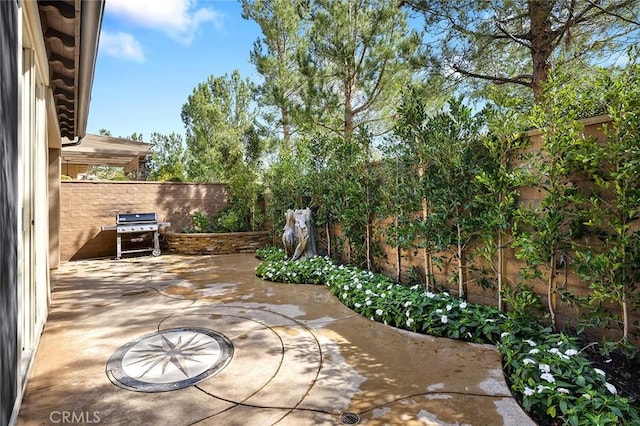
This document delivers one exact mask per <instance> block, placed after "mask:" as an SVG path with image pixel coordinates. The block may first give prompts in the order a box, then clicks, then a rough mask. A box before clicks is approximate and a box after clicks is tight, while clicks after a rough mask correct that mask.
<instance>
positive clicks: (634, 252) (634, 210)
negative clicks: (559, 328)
mask: <svg viewBox="0 0 640 426" xmlns="http://www.w3.org/2000/svg"><path fill="white" fill-rule="evenodd" d="M596 86H597V87H598V88H599V91H600V92H601V93H602V92H603V93H604V96H603V98H604V99H605V100H606V108H607V112H608V113H609V115H610V116H611V118H612V121H611V123H608V124H607V125H606V128H605V133H606V135H607V142H606V144H598V143H593V144H591V145H589V146H587V145H582V146H579V147H578V148H580V149H579V150H578V152H577V155H578V156H579V157H580V158H582V159H583V162H584V163H585V164H586V166H585V169H586V172H587V173H588V176H589V178H590V179H591V181H592V182H593V183H594V191H593V193H592V194H591V196H590V197H589V198H588V199H587V200H585V202H584V207H583V208H584V210H585V212H586V215H587V217H586V218H585V222H586V224H587V225H588V227H589V229H590V230H592V234H593V237H592V238H591V239H590V240H589V241H588V243H589V244H580V245H577V244H576V250H577V253H576V258H577V272H578V273H579V274H580V276H581V278H582V279H583V280H584V281H586V282H588V283H590V289H591V292H590V293H589V295H588V296H587V306H586V307H587V308H588V310H589V314H590V315H589V316H588V317H587V318H586V319H587V320H588V321H589V322H590V323H591V324H592V325H597V326H603V325H604V326H606V327H607V328H609V329H619V330H620V338H621V340H620V342H619V343H622V344H626V343H628V339H629V338H630V337H631V334H632V325H631V319H630V315H631V312H633V311H634V310H636V309H637V307H638V306H640V286H639V285H638V282H640V232H638V231H637V223H638V220H639V219H640V210H639V206H638V200H640V66H639V65H637V64H634V63H633V62H631V63H630V64H629V65H628V66H627V67H626V68H625V69H623V70H620V71H617V72H605V71H601V72H600V73H599V75H598V79H597V80H596ZM612 306H613V307H614V309H611V307H612Z"/></svg>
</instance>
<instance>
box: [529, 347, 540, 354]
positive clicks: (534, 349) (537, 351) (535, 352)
mask: <svg viewBox="0 0 640 426" xmlns="http://www.w3.org/2000/svg"><path fill="white" fill-rule="evenodd" d="M539 352H540V350H539V349H538V348H533V349H531V350H530V351H529V353H530V354H531V355H534V354H537V353H539Z"/></svg>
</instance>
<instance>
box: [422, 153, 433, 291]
mask: <svg viewBox="0 0 640 426" xmlns="http://www.w3.org/2000/svg"><path fill="white" fill-rule="evenodd" d="M423 175H424V168H423V167H422V166H420V167H419V168H418V176H419V177H420V180H422V176H423ZM428 215H429V204H428V202H427V199H426V198H424V197H423V198H422V221H423V222H426V221H427V216H428ZM424 277H425V285H426V286H427V288H428V289H430V290H432V291H433V290H435V283H434V282H433V264H432V260H431V252H430V251H429V250H428V249H427V247H426V246H425V248H424Z"/></svg>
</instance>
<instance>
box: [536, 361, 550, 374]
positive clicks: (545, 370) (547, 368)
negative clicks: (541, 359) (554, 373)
mask: <svg viewBox="0 0 640 426" xmlns="http://www.w3.org/2000/svg"><path fill="white" fill-rule="evenodd" d="M538 368H539V369H540V371H542V372H543V373H548V372H550V371H551V367H550V366H549V364H542V363H541V364H540V365H538Z"/></svg>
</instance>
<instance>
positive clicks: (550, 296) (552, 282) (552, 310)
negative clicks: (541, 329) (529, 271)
mask: <svg viewBox="0 0 640 426" xmlns="http://www.w3.org/2000/svg"><path fill="white" fill-rule="evenodd" d="M549 269H550V271H549V282H548V284H547V303H548V305H549V314H550V315H551V327H552V328H553V330H554V331H555V330H556V307H557V302H558V301H557V297H558V295H557V292H556V290H557V284H558V283H557V282H556V255H555V253H554V254H552V255H551V262H550V263H549Z"/></svg>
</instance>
